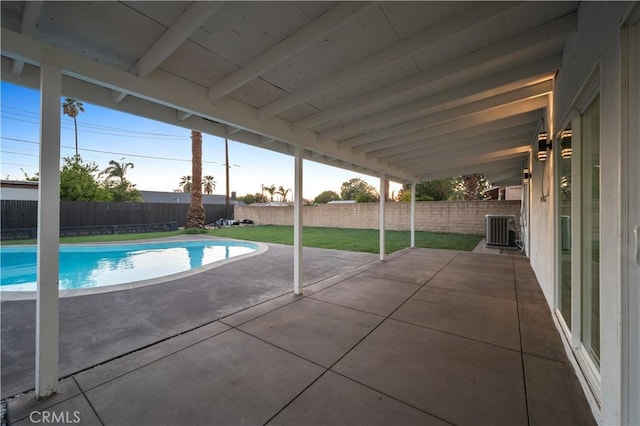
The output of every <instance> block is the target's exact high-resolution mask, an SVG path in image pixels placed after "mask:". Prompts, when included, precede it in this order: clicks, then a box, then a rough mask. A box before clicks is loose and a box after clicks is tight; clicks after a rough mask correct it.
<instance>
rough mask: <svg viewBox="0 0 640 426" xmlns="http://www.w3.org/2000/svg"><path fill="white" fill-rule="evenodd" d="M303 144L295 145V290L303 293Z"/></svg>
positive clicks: (299, 293) (297, 292)
mask: <svg viewBox="0 0 640 426" xmlns="http://www.w3.org/2000/svg"><path fill="white" fill-rule="evenodd" d="M302 153H303V147H302V145H296V146H295V176H294V181H295V182H294V189H293V191H294V194H295V200H294V208H293V292H294V293H295V294H297V295H301V294H302V287H303V282H304V276H303V267H304V262H303V259H302Z"/></svg>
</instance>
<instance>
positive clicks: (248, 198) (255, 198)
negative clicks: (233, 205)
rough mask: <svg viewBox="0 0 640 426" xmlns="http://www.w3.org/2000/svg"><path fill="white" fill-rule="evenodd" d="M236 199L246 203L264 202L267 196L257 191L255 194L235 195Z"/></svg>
mask: <svg viewBox="0 0 640 426" xmlns="http://www.w3.org/2000/svg"><path fill="white" fill-rule="evenodd" d="M237 200H238V201H243V202H245V203H247V204H253V203H264V202H266V201H267V197H265V196H264V195H262V194H261V193H259V192H257V193H255V194H247V195H243V196H242V197H237Z"/></svg>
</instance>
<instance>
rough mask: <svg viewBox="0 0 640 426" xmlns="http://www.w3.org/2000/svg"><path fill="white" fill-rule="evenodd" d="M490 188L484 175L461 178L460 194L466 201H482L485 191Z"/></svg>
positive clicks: (463, 176)
mask: <svg viewBox="0 0 640 426" xmlns="http://www.w3.org/2000/svg"><path fill="white" fill-rule="evenodd" d="M488 187H489V183H488V182H487V178H486V177H485V175H483V174H473V175H462V176H461V177H460V192H461V193H462V197H463V198H464V199H465V200H472V201H477V200H482V199H483V198H484V195H483V194H484V191H485V190H486V189H487V188H488Z"/></svg>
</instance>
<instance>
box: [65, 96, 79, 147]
mask: <svg viewBox="0 0 640 426" xmlns="http://www.w3.org/2000/svg"><path fill="white" fill-rule="evenodd" d="M81 112H84V105H83V104H82V102H80V101H78V100H75V99H71V98H66V99H65V100H64V102H63V103H62V113H63V114H64V115H68V116H69V117H71V118H73V127H74V129H75V134H76V158H77V157H78V120H77V119H76V118H77V117H78V114H79V113H81Z"/></svg>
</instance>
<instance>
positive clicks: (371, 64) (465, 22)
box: [259, 2, 519, 117]
mask: <svg viewBox="0 0 640 426" xmlns="http://www.w3.org/2000/svg"><path fill="white" fill-rule="evenodd" d="M518 5H519V4H518V3H516V4H514V3H502V2H496V3H481V4H478V5H475V6H472V7H470V8H468V9H466V10H465V11H463V12H462V13H461V14H459V15H456V16H453V17H451V18H449V19H445V20H444V21H442V22H439V23H438V24H436V25H433V26H432V27H430V28H427V29H426V30H424V31H421V32H420V33H418V34H416V35H413V36H411V37H409V38H407V39H404V40H402V41H400V42H399V43H396V44H395V45H393V46H391V47H389V48H387V49H384V50H381V51H379V52H377V53H374V54H373V55H370V56H369V57H367V58H365V59H363V60H362V61H360V62H358V63H357V64H355V65H353V66H350V67H347V68H344V69H342V70H340V71H338V72H336V73H334V74H332V75H330V76H328V77H327V78H324V79H322V80H320V81H316V82H314V83H312V84H310V85H308V86H306V87H304V88H302V89H300V90H298V91H296V92H294V93H291V94H289V95H286V96H284V97H282V98H280V99H278V100H276V101H274V102H271V103H270V104H268V105H265V106H264V107H262V108H260V109H259V113H260V116H261V117H270V116H274V115H276V114H278V113H280V112H282V111H286V110H288V109H290V108H293V107H294V106H296V105H299V104H301V103H303V102H305V101H307V100H309V99H311V98H314V97H316V96H318V95H320V94H322V93H325V92H327V91H330V90H334V89H336V88H338V87H340V86H342V85H344V84H346V83H348V82H350V81H352V80H355V79H358V78H361V77H362V76H363V75H366V74H369V73H371V72H373V71H375V70H377V69H378V68H381V67H383V66H385V65H388V64H391V63H394V62H397V61H399V60H401V59H403V58H406V57H408V56H411V55H413V54H415V53H416V52H418V51H421V50H424V49H427V48H428V47H429V46H432V45H434V44H435V43H438V42H440V41H442V40H446V39H447V38H449V37H452V36H453V35H455V34H458V33H460V32H463V31H469V30H471V29H472V28H474V27H476V26H477V25H479V24H481V23H483V22H485V21H487V20H491V19H495V18H497V17H498V16H499V15H500V14H501V13H503V12H505V11H507V10H509V9H512V8H514V7H515V6H518Z"/></svg>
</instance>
